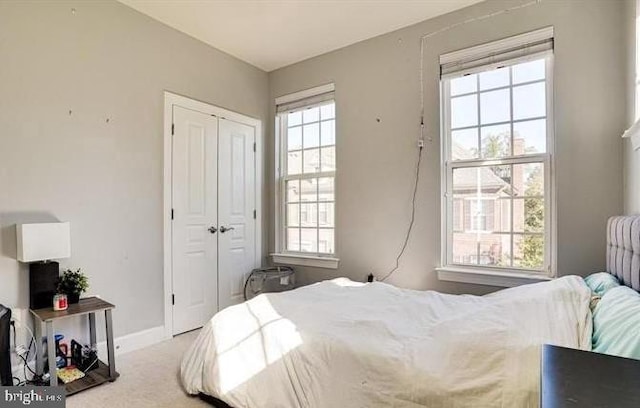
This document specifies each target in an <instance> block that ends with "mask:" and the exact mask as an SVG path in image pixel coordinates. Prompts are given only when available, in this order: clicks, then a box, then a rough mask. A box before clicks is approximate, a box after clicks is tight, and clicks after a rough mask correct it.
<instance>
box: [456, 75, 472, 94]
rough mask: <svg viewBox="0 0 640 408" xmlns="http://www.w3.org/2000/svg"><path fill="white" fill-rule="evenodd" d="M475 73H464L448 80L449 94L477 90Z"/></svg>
mask: <svg viewBox="0 0 640 408" xmlns="http://www.w3.org/2000/svg"><path fill="white" fill-rule="evenodd" d="M477 78H478V76H477V75H466V76H463V77H460V78H455V79H452V80H451V82H450V89H451V96H454V95H461V94H465V93H469V92H476V91H477V90H478V83H477Z"/></svg>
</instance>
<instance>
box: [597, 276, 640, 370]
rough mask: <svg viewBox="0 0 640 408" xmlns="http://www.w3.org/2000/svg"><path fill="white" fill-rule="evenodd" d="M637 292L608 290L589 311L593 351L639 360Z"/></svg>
mask: <svg viewBox="0 0 640 408" xmlns="http://www.w3.org/2000/svg"><path fill="white" fill-rule="evenodd" d="M638 328H640V293H638V292H636V291H635V290H633V289H631V288H628V287H626V286H619V287H617V288H613V289H610V290H609V291H607V293H606V294H605V295H604V296H603V297H602V299H601V300H600V302H599V303H598V305H597V306H596V308H595V311H594V312H593V337H592V341H593V351H595V352H598V353H604V354H613V355H616V356H621V357H628V358H635V359H637V360H640V330H639V329H638Z"/></svg>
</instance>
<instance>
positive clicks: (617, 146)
mask: <svg viewBox="0 0 640 408" xmlns="http://www.w3.org/2000/svg"><path fill="white" fill-rule="evenodd" d="M523 2H524V1H488V2H484V3H480V4H478V5H475V6H472V7H469V8H466V9H463V10H460V11H457V12H454V13H451V14H448V15H445V16H442V17H438V18H436V19H432V20H428V21H425V22H422V23H420V24H417V25H414V26H411V27H408V28H405V29H402V30H399V31H396V32H393V33H390V34H386V35H383V36H380V37H377V38H373V39H370V40H367V41H364V42H361V43H358V44H355V45H352V46H349V47H346V48H343V49H341V50H338V51H335V52H332V53H329V54H325V55H322V56H319V57H316V58H313V59H310V60H307V61H304V62H301V63H298V64H295V65H292V66H289V67H285V68H282V69H279V70H277V71H274V72H272V73H270V75H269V79H270V92H271V101H272V112H273V111H274V107H273V99H274V98H275V97H278V96H281V95H284V94H288V93H291V92H295V91H298V90H301V89H305V88H309V87H312V86H316V85H320V84H324V83H327V82H331V81H333V82H335V84H336V100H337V102H336V103H337V138H338V139H337V140H338V142H337V143H338V147H337V149H338V150H337V166H338V175H337V177H338V179H337V195H338V197H339V201H338V203H337V208H336V211H337V225H338V231H337V252H338V256H339V258H340V259H341V262H340V268H339V269H338V270H337V271H334V270H324V269H314V268H304V269H302V268H301V269H300V277H301V280H302V281H303V282H310V281H317V280H321V279H324V278H330V277H334V276H348V277H350V278H352V279H358V280H362V279H363V278H364V277H365V275H366V274H367V273H369V272H374V273H375V274H378V275H382V274H384V272H385V271H388V270H389V269H390V268H391V267H392V266H393V264H394V259H395V256H396V254H397V253H398V251H399V249H400V246H401V244H402V240H403V237H404V234H405V231H406V226H407V223H408V220H409V215H410V200H409V198H410V195H411V188H412V180H413V177H412V175H413V171H414V165H415V160H416V148H415V145H416V140H417V137H418V134H419V98H420V95H419V91H420V89H419V81H418V75H419V41H420V40H419V39H420V36H421V35H422V34H425V33H428V32H431V31H434V30H436V29H439V28H441V27H445V26H448V25H450V24H454V23H457V22H460V21H463V20H467V19H469V18H472V17H475V16H481V15H485V14H487V13H492V12H494V11H497V10H500V9H503V8H507V7H511V6H514V5H516V4H519V3H523ZM624 22H625V19H624V1H617V0H616V1H610V0H602V1H591V0H582V1H571V0H565V1H550V0H545V1H543V2H542V3H540V4H537V5H534V6H532V7H528V8H524V9H520V10H517V11H512V12H510V13H508V14H503V15H500V16H497V17H493V18H491V19H487V20H483V21H479V22H473V23H470V24H466V25H464V26H461V27H458V28H455V29H453V30H450V31H448V32H446V33H443V34H441V35H437V36H435V37H433V38H431V39H430V40H429V41H428V44H427V49H426V52H425V70H426V71H425V72H426V73H425V91H426V94H425V95H426V99H425V102H426V117H425V121H426V131H427V133H428V135H429V136H431V137H432V138H433V141H431V142H429V143H427V145H426V151H425V153H424V157H423V159H424V162H423V163H424V166H423V168H422V173H421V182H420V191H419V195H418V210H417V219H416V225H415V228H414V231H413V236H412V238H411V241H410V244H409V247H408V248H407V252H406V255H405V257H404V258H403V259H402V261H401V269H400V270H399V271H398V272H397V273H396V274H395V275H394V276H393V277H392V278H391V279H390V282H392V283H395V284H398V285H401V286H404V287H410V288H417V289H425V288H429V289H437V290H442V291H446V292H455V293H460V292H471V293H484V292H487V291H490V290H494V289H495V288H491V287H486V286H472V285H462V284H454V283H447V282H440V281H438V279H437V277H436V274H435V272H434V268H435V267H436V266H437V265H438V263H439V251H440V193H439V192H440V136H439V126H440V123H439V90H438V89H439V88H438V56H439V55H440V54H442V53H446V52H449V51H453V50H457V49H461V48H465V47H469V46H473V45H476V44H480V43H483V42H487V41H493V40H497V39H500V38H504V37H507V36H511V35H515V34H519V33H522V32H526V31H530V30H534V29H538V28H541V27H545V26H549V25H553V26H554V27H555V35H556V42H555V44H556V48H555V68H554V74H555V78H554V82H555V127H556V177H557V179H556V180H557V192H558V194H557V200H558V209H557V211H558V217H557V218H558V222H557V225H558V240H557V247H558V261H557V263H558V272H559V274H560V275H567V274H581V275H585V274H587V273H590V272H593V271H598V270H602V269H603V268H604V261H605V259H604V258H605V240H604V238H605V237H604V235H605V234H604V229H605V223H606V220H607V217H609V216H611V215H615V214H619V213H620V212H621V211H622V208H623V203H622V196H623V194H622V188H623V183H622V177H621V175H622V173H623V170H622V160H621V157H622V143H620V139H619V137H620V134H621V132H622V131H623V129H624V125H625V120H626V100H625V97H624V94H625V86H626V77H625V73H626V71H625V63H626V48H625V28H624ZM377 118H379V119H380V122H378V121H377V120H376V119H377ZM270 129H273V126H270ZM270 140H271V143H272V144H271V145H270V146H269V148H270V151H271V153H272V152H273V138H270ZM268 158H269V159H270V160H271V161H272V163H271V166H270V169H273V154H270V155H269V156H268ZM270 174H273V170H271V173H270ZM272 179H273V177H269V180H272ZM273 202H274V199H273V197H271V199H270V204H271V205H272V206H273ZM274 228H275V227H274V225H273V223H271V225H270V231H271V233H270V238H271V248H272V249H273V247H274V238H273V237H274V232H273V231H274Z"/></svg>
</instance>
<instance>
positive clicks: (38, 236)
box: [16, 222, 71, 262]
mask: <svg viewBox="0 0 640 408" xmlns="http://www.w3.org/2000/svg"><path fill="white" fill-rule="evenodd" d="M16 235H17V236H16V238H17V241H18V254H17V257H16V258H17V259H18V261H20V262H37V261H50V260H53V259H63V258H69V257H70V256H71V227H70V225H69V223H68V222H54V223H46V224H20V225H16Z"/></svg>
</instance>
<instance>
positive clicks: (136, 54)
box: [0, 1, 268, 336]
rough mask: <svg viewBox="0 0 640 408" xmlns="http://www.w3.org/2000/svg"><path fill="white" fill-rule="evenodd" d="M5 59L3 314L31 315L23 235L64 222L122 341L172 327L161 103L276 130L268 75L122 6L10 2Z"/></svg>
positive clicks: (0, 106) (77, 261) (4, 16)
mask: <svg viewBox="0 0 640 408" xmlns="http://www.w3.org/2000/svg"><path fill="white" fill-rule="evenodd" d="M72 8H74V9H75V10H76V13H75V14H72V12H71V9H72ZM0 55H1V56H2V63H0V228H1V234H0V249H1V251H0V303H4V304H7V305H10V306H13V307H21V308H25V307H27V306H28V273H27V270H26V268H25V267H23V266H20V265H19V264H18V263H17V262H16V261H15V260H14V257H15V228H14V226H13V225H14V224H16V223H23V222H36V221H51V220H55V219H59V220H63V221H70V222H71V228H72V253H73V257H72V258H71V259H68V260H65V261H63V262H62V266H63V267H65V266H68V267H74V268H77V267H81V268H83V270H84V271H85V272H86V273H87V274H88V275H89V278H90V282H91V289H90V291H91V293H93V294H99V295H101V296H103V297H104V298H105V299H108V300H110V301H112V302H114V303H115V304H116V305H117V309H116V312H115V315H114V319H115V333H116V335H117V336H120V335H124V334H128V333H132V332H137V331H140V330H144V329H147V328H151V327H156V326H160V325H163V324H164V320H163V316H164V315H163V269H162V265H163V264H162V216H163V215H162V188H163V181H162V166H163V158H162V155H163V140H162V138H163V129H162V124H163V91H164V90H170V91H173V92H176V93H179V94H183V95H186V96H190V97H192V98H195V99H199V100H203V101H206V102H210V103H212V104H215V105H218V106H222V107H225V108H227V109H231V110H234V111H238V112H242V113H244V114H247V115H249V116H253V117H257V118H260V119H262V120H263V123H265V124H266V123H267V122H266V120H267V117H268V77H267V74H266V73H265V72H263V71H261V70H259V69H257V68H254V67H252V66H250V65H248V64H246V63H244V62H241V61H239V60H237V59H235V58H233V57H231V56H229V55H227V54H224V53H222V52H219V51H217V50H215V49H213V48H211V47H210V46H207V45H205V44H204V43H201V42H199V41H196V40H194V39H192V38H191V37H188V36H186V35H184V34H181V33H179V32H177V31H175V30H173V29H171V28H169V27H167V26H164V25H163V24H161V23H159V22H156V21H154V20H152V19H150V18H148V17H146V16H144V15H142V14H140V13H138V12H136V11H134V10H132V9H130V8H128V7H126V6H124V5H122V4H120V3H117V2H115V1H93V2H83V1H75V2H58V1H56V2H44V1H40V2H7V1H0ZM69 112H71V113H69ZM107 119H109V122H108V123H107Z"/></svg>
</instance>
